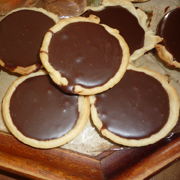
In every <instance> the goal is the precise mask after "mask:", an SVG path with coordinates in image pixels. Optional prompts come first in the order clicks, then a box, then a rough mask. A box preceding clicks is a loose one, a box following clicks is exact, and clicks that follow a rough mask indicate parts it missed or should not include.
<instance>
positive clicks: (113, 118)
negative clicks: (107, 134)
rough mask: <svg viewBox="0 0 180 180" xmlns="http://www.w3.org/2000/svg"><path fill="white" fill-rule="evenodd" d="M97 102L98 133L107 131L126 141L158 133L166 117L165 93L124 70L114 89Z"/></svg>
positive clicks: (155, 83)
mask: <svg viewBox="0 0 180 180" xmlns="http://www.w3.org/2000/svg"><path fill="white" fill-rule="evenodd" d="M96 98H97V100H96V103H95V106H96V107H97V111H98V116H99V118H100V119H101V120H102V122H103V127H102V128H101V130H102V129H105V128H107V129H108V130H109V131H111V132H113V133H114V134H116V135H118V136H120V137H124V138H127V139H128V138H132V139H141V138H146V137H149V136H151V135H152V134H155V133H157V132H158V131H159V130H160V129H161V128H162V127H163V126H164V125H165V123H166V122H167V119H168V116H169V99H168V95H167V92H166V91H165V90H164V88H163V87H162V85H161V84H160V83H159V81H157V80H156V79H154V78H153V77H151V76H149V75H146V74H145V73H142V72H136V71H133V70H127V71H126V73H125V75H124V76H123V78H122V79H121V81H120V82H119V83H118V84H117V85H115V86H114V87H113V88H112V89H110V90H108V91H106V92H104V93H101V94H98V95H96Z"/></svg>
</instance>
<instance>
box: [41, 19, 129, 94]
mask: <svg viewBox="0 0 180 180" xmlns="http://www.w3.org/2000/svg"><path fill="white" fill-rule="evenodd" d="M40 58H41V61H42V64H43V66H44V67H45V68H46V70H47V71H48V72H49V74H50V76H51V78H52V80H53V81H54V82H55V83H56V84H57V85H59V86H60V87H61V89H62V90H63V91H65V92H68V93H71V94H81V95H90V94H96V93H100V92H103V91H105V90H107V89H109V88H111V87H113V86H114V85H115V84H116V83H118V82H119V80H120V79H121V78H122V76H123V75H124V73H125V71H126V68H127V65H128V62H129V48H128V46H127V44H126V42H125V41H124V39H123V38H122V37H121V36H120V35H119V33H118V31H117V30H115V29H112V28H110V27H108V26H106V25H100V24H99V18H97V17H95V16H90V17H89V18H85V17H72V18H68V19H62V20H60V21H59V22H58V23H57V24H56V25H55V26H53V27H52V28H51V29H50V30H49V31H48V32H47V33H46V35H45V38H44V41H43V44H42V48H41V51H40Z"/></svg>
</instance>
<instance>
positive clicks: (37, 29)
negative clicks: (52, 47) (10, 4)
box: [0, 10, 55, 70]
mask: <svg viewBox="0 0 180 180" xmlns="http://www.w3.org/2000/svg"><path fill="white" fill-rule="evenodd" d="M54 24H55V22H54V20H52V19H51V18H50V17H48V16H47V15H45V14H43V13H41V12H37V11H33V10H20V11H16V12H14V13H12V14H10V15H8V16H6V17H5V18H4V19H3V20H2V21H1V22H0V59H1V60H2V61H3V62H4V63H5V68H6V69H9V70H13V69H15V68H16V67H17V66H22V67H27V66H30V65H33V64H36V65H37V67H38V66H40V65H41V61H40V58H39V50H40V48H41V44H42V40H43V38H44V35H45V33H46V32H47V31H48V29H49V28H51V27H52V26H53V25H54Z"/></svg>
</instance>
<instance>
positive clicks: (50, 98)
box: [10, 75, 79, 140]
mask: <svg viewBox="0 0 180 180" xmlns="http://www.w3.org/2000/svg"><path fill="white" fill-rule="evenodd" d="M10 115H11V118H12V121H13V124H14V125H15V126H16V127H17V129H18V130H19V131H20V132H21V133H22V134H24V135H25V136H27V137H29V138H34V139H37V140H51V139H55V138H59V137H61V136H63V135H65V134H66V133H68V132H69V131H70V130H71V129H72V128H73V127H74V126H75V124H76V122H77V119H78V117H79V113H78V96H76V95H66V94H64V93H62V92H61V91H60V90H59V88H58V87H57V86H56V85H55V84H54V83H53V82H52V80H51V79H50V77H49V76H48V75H41V76H36V77H32V78H28V79H26V80H25V81H24V82H23V83H22V84H20V85H19V86H18V87H17V89H16V90H15V92H14V93H13V95H12V97H11V100H10Z"/></svg>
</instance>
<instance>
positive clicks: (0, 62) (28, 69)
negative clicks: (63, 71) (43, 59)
mask: <svg viewBox="0 0 180 180" xmlns="http://www.w3.org/2000/svg"><path fill="white" fill-rule="evenodd" d="M21 10H31V11H37V12H41V13H43V14H45V15H47V16H48V17H50V18H51V19H53V20H54V22H55V23H57V22H58V21H59V19H58V16H57V15H55V14H53V13H51V12H48V11H46V10H44V9H43V8H36V7H32V8H25V7H24V8H17V9H15V10H13V11H11V12H9V13H8V14H7V15H6V16H4V17H3V19H4V18H6V17H7V16H8V15H10V14H12V13H14V12H17V11H21ZM3 19H2V20H3ZM0 66H2V67H4V68H6V66H5V63H4V61H3V59H0ZM37 68H38V67H37V65H36V64H34V65H30V66H27V67H22V66H17V67H16V68H12V69H11V70H10V71H11V72H14V73H18V74H21V75H27V74H30V73H31V72H34V71H36V70H37ZM8 70H9V69H8Z"/></svg>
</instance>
